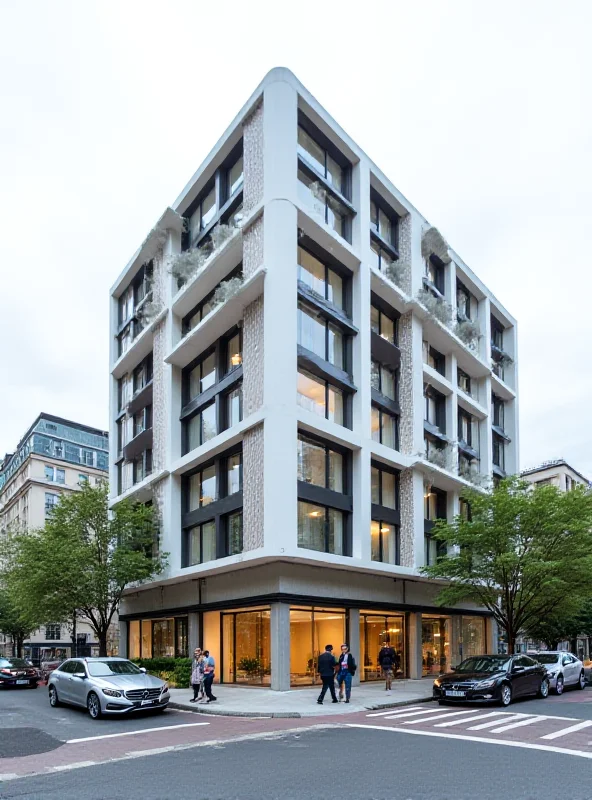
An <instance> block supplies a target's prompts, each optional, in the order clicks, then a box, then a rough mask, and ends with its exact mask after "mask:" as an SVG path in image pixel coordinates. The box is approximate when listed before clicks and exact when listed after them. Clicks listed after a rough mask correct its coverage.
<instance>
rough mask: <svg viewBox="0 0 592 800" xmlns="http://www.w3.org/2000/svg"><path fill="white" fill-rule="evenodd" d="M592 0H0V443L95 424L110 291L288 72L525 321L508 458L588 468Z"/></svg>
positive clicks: (4, 446) (591, 466) (104, 382)
mask: <svg viewBox="0 0 592 800" xmlns="http://www.w3.org/2000/svg"><path fill="white" fill-rule="evenodd" d="M591 9H592V4H590V3H589V2H587V0H581V2H577V1H576V0H573V1H570V0H567V1H566V2H564V3H561V4H559V3H557V2H545V1H544V0H536V1H533V2H529V1H528V0H520V2H516V1H515V0H514V1H513V2H499V1H498V2H496V3H495V4H492V3H483V2H477V1H475V2H461V1H459V0H447V1H446V2H443V1H441V2H432V0H422V2H409V0H408V1H407V2H400V0H389V1H387V2H381V1H380V0H374V2H372V3H363V2H356V3H352V2H343V1H342V2H339V3H336V2H322V0H314V2H310V0H300V1H299V2H292V0H283V2H270V3H262V2H259V1H258V0H251V2H240V3H238V2H233V1H231V0H226V2H222V3H219V2H207V3H206V2H198V1H197V0H167V2H162V0H161V1H160V2H154V0H141V2H140V1H139V0H118V2H110V1H109V0H102V2H94V0H82V1H80V0H77V1H75V2H65V1H63V0H46V1H45V2H43V1H42V0H29V1H28V2H26V3H25V2H22V1H21V0H0V10H1V18H0V95H1V96H0V204H1V208H0V219H1V223H0V228H1V230H2V232H3V236H4V238H3V239H2V248H1V255H0V272H1V275H0V278H1V280H0V333H1V351H0V353H1V355H0V458H1V456H2V455H3V453H4V452H5V451H10V450H12V449H13V448H14V447H15V445H16V443H17V441H18V440H19V438H20V437H21V436H22V435H23V434H24V432H25V431H26V429H27V427H28V426H29V425H30V424H31V423H32V422H33V420H34V418H35V417H36V415H37V414H38V413H39V412H40V411H46V412H49V413H52V414H56V415H59V416H63V417H68V418H71V419H74V420H77V421H80V422H83V423H86V424H89V425H94V426H97V427H100V428H105V429H107V428H108V290H109V287H110V285H111V284H112V283H113V281H114V280H115V278H116V277H117V275H118V274H119V272H120V271H121V269H122V268H123V267H124V265H125V264H126V262H127V261H128V259H129V257H130V256H131V255H132V253H133V252H134V251H135V249H136V248H137V246H138V245H139V244H140V243H141V242H142V240H143V239H144V237H145V235H146V233H147V232H148V230H149V229H150V228H151V227H152V225H153V224H154V222H155V221H156V219H157V218H158V217H159V215H160V213H161V212H162V211H163V209H164V208H165V207H166V206H167V205H168V204H170V203H172V202H173V200H174V199H175V198H176V196H177V195H178V194H179V192H180V191H181V189H182V187H183V186H184V185H185V183H186V182H187V180H188V179H189V177H190V176H191V175H192V174H193V172H194V171H195V169H196V168H197V167H198V165H199V164H200V162H201V161H202V159H203V158H204V156H205V155H206V154H207V153H208V151H209V150H210V148H211V147H212V146H213V144H214V143H215V142H216V141H217V139H218V137H219V136H220V134H221V133H222V132H223V130H224V129H225V127H226V126H227V125H228V123H229V122H230V121H231V120H232V118H233V117H234V115H235V114H236V112H237V111H238V110H239V108H240V107H241V105H242V104H243V103H244V102H245V100H246V99H247V98H248V96H249V95H250V93H251V92H252V91H253V89H254V88H255V87H256V85H257V84H258V83H259V81H260V80H261V79H262V78H263V76H264V75H265V73H266V72H267V71H268V70H269V69H271V68H272V67H274V66H286V67H289V68H290V69H291V70H292V71H293V72H294V73H295V74H296V76H297V77H298V78H299V79H300V80H301V81H302V83H304V85H305V86H306V87H307V88H308V89H309V90H310V91H311V92H312V94H313V95H314V96H315V97H316V98H317V99H318V100H319V102H320V103H321V104H322V105H323V106H325V108H327V110H328V111H329V112H330V113H331V114H332V115H333V117H334V118H335V119H336V120H337V121H338V122H339V123H340V124H341V125H342V126H343V127H344V128H345V130H346V131H348V133H349V134H350V135H351V136H352V137H353V139H354V140H356V141H357V142H358V144H359V145H360V146H361V147H363V149H364V150H365V151H366V153H368V155H369V156H370V157H371V158H372V159H373V160H374V161H375V162H376V163H377V164H378V165H379V166H380V167H381V169H382V170H383V171H384V172H385V173H386V174H387V175H388V176H389V177H390V178H391V180H392V181H393V182H394V183H395V185H396V186H397V187H398V188H399V189H400V190H401V191H402V192H403V194H404V195H406V197H408V198H409V200H410V201H411V202H412V203H414V205H415V206H416V207H417V208H419V209H420V211H421V212H422V213H423V214H424V215H425V216H426V217H427V218H428V219H429V220H430V222H432V224H434V225H436V226H437V227H438V228H439V229H440V230H441V231H442V233H443V234H444V235H445V236H446V238H447V239H448V241H449V242H450V244H451V246H452V247H454V249H455V250H456V251H457V252H458V253H459V254H460V255H461V257H462V258H463V259H464V260H465V261H466V263H467V264H469V266H470V267H471V268H472V269H473V270H474V271H475V272H476V273H477V274H478V275H479V276H480V277H481V278H482V280H483V281H484V282H485V283H486V284H487V285H488V286H489V287H490V288H491V289H492V291H493V292H494V293H495V295H496V296H497V297H498V298H499V300H500V301H501V302H502V303H503V304H504V305H505V306H506V308H507V309H508V310H509V311H510V312H511V313H512V314H513V315H514V316H515V317H516V318H517V319H518V323H519V359H520V367H519V370H520V372H519V382H520V425H521V433H520V438H521V447H520V449H521V466H522V467H523V468H524V467H527V466H532V465H536V464H537V463H539V462H541V461H543V460H547V459H550V458H556V457H561V456H563V457H565V458H566V459H567V460H568V461H569V462H570V463H571V464H572V465H573V466H574V467H575V468H576V469H579V470H581V471H583V472H584V473H586V474H587V475H589V476H590V477H591V478H592V441H591V436H590V424H589V416H590V397H591V396H592V369H591V368H590V357H589V356H590V345H591V336H590V333H591V326H592V323H591V315H590V310H589V307H590V298H591V296H592V275H591V266H590V265H591V258H590V254H589V252H588V250H587V249H586V247H584V245H583V244H582V241H583V242H584V244H585V243H586V241H587V238H586V237H587V236H589V235H590V222H591V217H592V194H591V186H592V155H591V153H592V135H591V134H592V112H591V102H590V99H591V96H592V92H591V89H590V86H591V84H592V68H591V62H590V56H589V46H590V43H589V36H590V30H591V29H592V10H591ZM581 237H582V238H581ZM580 238H581V240H580Z"/></svg>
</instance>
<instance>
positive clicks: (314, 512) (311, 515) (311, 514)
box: [308, 511, 321, 517]
mask: <svg viewBox="0 0 592 800" xmlns="http://www.w3.org/2000/svg"><path fill="white" fill-rule="evenodd" d="M308 516H309V517H320V516H321V512H320V511H311V512H310V513H309V515H308Z"/></svg>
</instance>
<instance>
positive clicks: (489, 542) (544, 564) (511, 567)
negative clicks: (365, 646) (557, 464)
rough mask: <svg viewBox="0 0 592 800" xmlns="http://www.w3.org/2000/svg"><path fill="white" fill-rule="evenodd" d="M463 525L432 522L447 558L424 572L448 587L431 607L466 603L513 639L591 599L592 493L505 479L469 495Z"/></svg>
mask: <svg viewBox="0 0 592 800" xmlns="http://www.w3.org/2000/svg"><path fill="white" fill-rule="evenodd" d="M466 499H467V500H468V501H469V504H470V515H469V518H468V519H465V518H463V517H461V516H459V517H456V518H455V519H454V520H453V521H452V522H447V521H446V520H438V522H437V523H436V525H435V526H434V529H433V531H432V536H434V538H436V539H438V540H439V541H441V542H443V543H445V544H446V545H447V549H448V555H446V556H443V557H442V558H440V559H438V561H437V562H436V563H435V564H434V565H432V566H430V567H425V568H424V570H423V571H424V573H425V574H426V575H429V576H430V577H431V578H436V579H441V580H444V581H446V582H447V583H446V585H445V586H443V588H442V589H441V590H440V592H439V594H438V598H437V602H438V603H439V604H440V605H446V606H453V605H455V604H456V603H459V602H461V601H472V602H475V603H478V604H479V605H481V606H485V608H487V609H489V610H490V611H491V612H492V614H493V616H494V618H495V620H496V621H497V623H498V625H499V627H500V628H501V629H502V630H503V631H504V632H505V633H506V636H507V639H508V647H509V650H510V652H514V649H515V648H514V645H515V641H516V636H517V635H518V633H519V632H520V631H522V630H529V629H530V628H531V627H532V626H534V625H535V624H536V623H538V622H541V621H544V620H546V619H547V618H548V617H549V616H550V615H552V614H553V613H554V612H556V610H557V609H558V608H559V607H560V605H561V603H562V602H565V600H566V598H571V599H572V600H576V599H579V600H580V601H581V600H583V599H584V598H586V597H589V596H590V595H591V594H592V591H591V589H592V493H590V492H587V491H586V490H585V489H583V488H577V489H575V490H574V491H571V492H564V493H561V492H559V491H558V490H557V489H556V488H555V487H553V486H536V487H534V488H533V487H532V485H531V484H529V483H526V482H524V481H520V480H519V479H518V478H517V477H511V478H507V479H506V480H504V481H501V482H500V484H499V485H498V486H497V487H496V488H494V489H493V490H492V491H491V492H487V493H484V492H478V491H469V492H467V493H466Z"/></svg>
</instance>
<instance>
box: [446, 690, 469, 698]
mask: <svg viewBox="0 0 592 800" xmlns="http://www.w3.org/2000/svg"><path fill="white" fill-rule="evenodd" d="M466 696H467V693H466V692H457V691H454V692H446V697H466Z"/></svg>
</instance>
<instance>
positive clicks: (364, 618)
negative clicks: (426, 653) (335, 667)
mask: <svg viewBox="0 0 592 800" xmlns="http://www.w3.org/2000/svg"><path fill="white" fill-rule="evenodd" d="M385 644H387V645H390V646H391V647H392V648H393V649H394V650H395V652H396V654H397V656H398V657H399V663H398V665H397V669H396V672H395V677H397V678H403V677H405V674H406V653H405V617H404V616H403V615H402V614H384V613H381V612H380V611H374V612H373V611H360V664H361V669H360V680H362V681H373V680H379V679H380V678H381V677H382V676H381V671H380V665H379V663H378V653H379V652H380V649H381V647H382V646H383V645H385Z"/></svg>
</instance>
